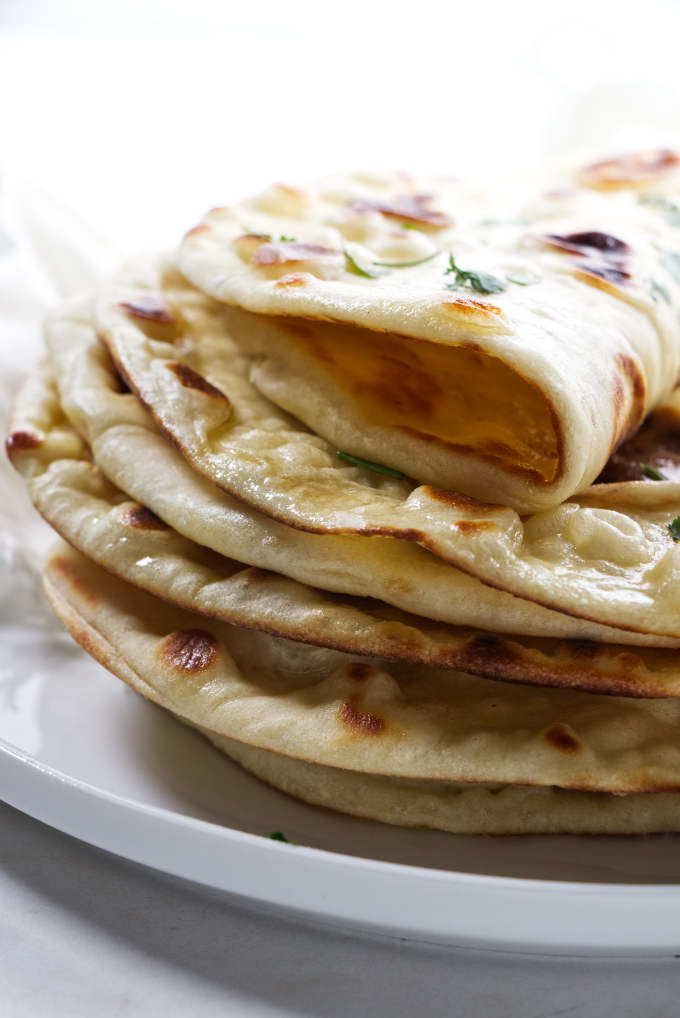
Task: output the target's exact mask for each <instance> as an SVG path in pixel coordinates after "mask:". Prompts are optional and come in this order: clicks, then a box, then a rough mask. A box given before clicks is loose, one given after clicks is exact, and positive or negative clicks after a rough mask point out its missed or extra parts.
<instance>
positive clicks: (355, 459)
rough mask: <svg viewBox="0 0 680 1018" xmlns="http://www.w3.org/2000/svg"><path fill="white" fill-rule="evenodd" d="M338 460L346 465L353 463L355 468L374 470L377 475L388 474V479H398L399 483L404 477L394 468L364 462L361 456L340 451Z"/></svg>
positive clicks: (337, 453)
mask: <svg viewBox="0 0 680 1018" xmlns="http://www.w3.org/2000/svg"><path fill="white" fill-rule="evenodd" d="M335 455H336V456H337V457H338V459H341V460H344V461H345V463H351V464H352V466H353V467H364V468H365V469H366V470H374V471H375V473H376V474H387V476H388V477H396V479H397V480H398V481H400V480H401V479H402V477H403V476H404V475H403V474H402V472H401V470H394V469H393V468H392V467H384V466H383V465H382V463H371V461H370V460H362V459H361V457H360V456H352V454H351V453H350V452H342V450H341V449H338V450H337V452H336V454H335Z"/></svg>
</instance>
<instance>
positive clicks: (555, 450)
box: [285, 321, 561, 484]
mask: <svg viewBox="0 0 680 1018" xmlns="http://www.w3.org/2000/svg"><path fill="white" fill-rule="evenodd" d="M285 331H286V333H287V335H288V337H289V338H290V342H291V343H292V344H293V345H294V346H297V347H298V350H299V352H301V353H302V354H303V356H304V358H305V359H306V360H308V361H309V362H311V363H312V364H313V365H314V367H315V368H316V369H318V370H321V371H322V372H324V373H326V374H328V375H329V376H330V379H331V380H332V385H333V386H334V387H335V389H336V391H337V390H340V392H341V394H342V397H343V401H347V402H348V403H350V404H353V405H354V406H356V407H357V408H358V411H359V414H360V417H361V419H362V420H364V421H365V422H366V423H367V424H369V425H376V426H379V427H382V428H393V429H399V430H401V431H405V432H407V433H410V434H413V435H416V436H417V437H418V438H419V439H421V440H422V439H425V440H430V441H432V442H435V443H440V442H441V443H445V444H446V445H447V446H449V447H452V448H454V449H456V450H458V451H460V452H462V453H468V454H472V455H475V456H477V457H480V458H482V459H485V460H487V461H490V462H493V463H494V464H496V465H498V466H500V467H501V468H502V469H505V470H508V471H509V472H511V473H516V474H524V475H528V476H529V477H530V478H531V479H532V480H533V481H534V482H536V483H539V484H551V483H552V482H553V481H554V480H555V479H556V478H557V476H558V474H559V472H560V466H561V457H560V435H559V425H558V421H557V418H556V415H555V413H554V411H553V408H552V406H551V405H550V403H549V401H548V399H547V398H546V396H545V394H544V393H543V392H542V391H541V390H540V388H539V387H538V386H537V385H536V384H535V383H533V382H531V381H529V380H528V379H526V378H524V377H523V376H522V375H521V374H519V372H517V371H516V370H515V369H513V368H512V367H510V366H509V365H508V364H505V363H504V362H503V361H502V360H500V359H499V358H498V357H493V356H491V355H490V354H488V353H485V352H484V351H483V350H482V349H481V348H480V347H478V346H477V345H476V344H474V343H465V344H463V345H459V346H450V345H444V344H440V343H436V342H432V341H428V340H421V339H414V338H411V337H407V336H400V335H397V334H395V333H384V332H374V331H372V330H370V329H358V328H351V329H348V328H346V327H343V326H335V325H324V327H322V328H319V327H316V328H312V327H310V326H309V325H308V324H307V323H304V322H298V321H295V322H293V321H288V322H287V323H286V328H285Z"/></svg>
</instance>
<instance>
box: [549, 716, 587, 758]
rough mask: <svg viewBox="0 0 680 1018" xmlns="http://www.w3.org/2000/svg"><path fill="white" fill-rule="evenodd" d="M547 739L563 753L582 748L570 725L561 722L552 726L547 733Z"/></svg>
mask: <svg viewBox="0 0 680 1018" xmlns="http://www.w3.org/2000/svg"><path fill="white" fill-rule="evenodd" d="M545 740H546V742H549V743H550V745H551V746H554V747H555V749H558V750H559V751H560V752H561V753H577V752H578V751H579V749H581V748H582V747H581V743H580V742H579V740H578V739H577V738H576V735H575V734H574V732H573V731H572V729H571V728H570V727H569V725H563V724H562V723H561V722H558V723H557V724H554V725H551V726H550V728H549V729H548V731H547V732H546V733H545Z"/></svg>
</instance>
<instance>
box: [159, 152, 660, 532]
mask: <svg viewBox="0 0 680 1018" xmlns="http://www.w3.org/2000/svg"><path fill="white" fill-rule="evenodd" d="M674 165H675V164H673V163H669V169H674ZM662 169H663V166H662ZM657 175H658V174H657ZM591 177H592V178H593V180H594V175H593V174H591ZM581 183H586V180H585V179H584V178H582V179H581ZM642 197H649V195H648V194H647V195H642ZM640 198H641V195H640V193H639V192H638V190H636V189H635V188H634V187H619V188H616V189H610V190H602V189H598V188H596V187H590V186H581V187H573V188H569V189H563V188H562V189H559V190H558V191H556V192H554V193H552V194H551V195H549V196H543V197H541V198H540V199H537V200H536V201H533V202H528V203H527V202H525V203H523V205H522V207H521V208H520V207H519V205H518V203H515V206H514V207H512V208H510V209H509V211H508V213H507V214H506V218H504V219H501V220H499V219H498V218H497V213H495V212H494V216H493V218H489V215H490V211H491V209H492V206H488V207H486V206H484V205H483V204H482V205H480V203H479V202H478V201H472V200H471V199H470V198H469V196H468V195H467V194H466V193H465V192H464V191H463V190H462V188H456V187H455V186H453V185H451V184H450V183H447V184H443V183H442V182H440V181H436V180H435V181H427V182H423V181H418V180H412V179H411V178H409V177H407V176H404V175H393V176H386V177H382V178H370V177H366V176H361V175H355V176H347V177H345V178H341V179H337V178H336V179H333V180H332V181H326V182H321V183H320V184H317V185H314V186H310V187H306V188H300V189H293V188H288V187H282V186H277V187H273V188H271V189H269V190H268V191H266V192H265V193H264V194H261V195H258V196H257V197H255V198H252V199H250V200H247V201H244V202H241V203H240V204H237V205H234V206H233V207H231V208H226V209H214V210H213V211H212V212H210V213H209V214H208V215H207V216H206V218H205V219H204V221H203V222H202V223H201V224H200V225H199V226H197V227H196V228H194V229H193V230H191V231H190V232H189V233H188V234H187V236H186V237H185V239H184V241H183V243H182V245H181V247H180V250H179V254H178V264H179V267H180V268H181V270H182V272H183V273H184V274H185V275H186V276H187V277H188V278H189V279H190V280H191V281H192V282H193V283H194V284H195V285H196V286H198V287H200V288H201V289H203V290H204V291H205V292H206V293H208V294H210V295H212V296H213V297H215V298H217V299H219V300H220V301H223V302H226V303H228V304H233V305H238V306H240V307H241V308H243V309H245V310H246V311H251V312H256V313H258V314H259V315H261V316H262V315H264V316H266V317H267V318H271V321H269V322H268V323H262V324H261V327H259V328H253V327H252V324H251V323H250V322H249V320H248V319H247V318H242V319H241V324H242V327H240V328H238V329H236V328H235V329H234V332H233V338H234V339H235V341H236V342H238V343H239V345H242V346H243V348H244V349H245V350H246V351H247V352H249V353H255V354H257V355H258V357H259V358H260V360H261V363H260V365H259V367H258V370H257V372H256V373H254V374H253V380H254V381H255V383H256V384H257V385H258V387H259V388H260V389H261V391H262V392H263V393H264V394H265V395H267V396H268V397H269V398H270V399H272V400H273V401H274V402H276V403H278V404H279V405H280V406H281V407H282V408H283V409H285V410H286V411H288V412H290V413H292V414H294V415H295V416H296V417H297V418H299V419H300V420H302V421H303V422H304V423H305V424H307V425H308V426H309V427H310V428H311V429H312V430H313V431H314V432H315V433H317V434H319V435H322V436H323V437H324V438H326V439H328V440H329V441H330V442H331V443H333V445H334V446H335V447H336V448H338V449H340V450H344V451H346V452H348V453H350V454H353V455H355V456H358V457H361V458H364V459H367V460H370V461H373V462H376V463H378V464H382V465H386V466H388V467H391V468H394V469H397V470H399V471H403V472H404V473H405V474H406V475H407V476H409V477H413V478H415V479H416V480H418V481H421V482H426V483H428V484H433V485H438V486H440V487H445V488H452V489H455V490H459V491H462V492H465V493H467V494H471V495H473V496H475V497H477V498H480V499H482V500H485V501H493V502H500V503H502V504H504V505H509V506H512V507H513V508H515V509H517V510H518V511H519V512H528V511H535V510H537V509H540V508H545V507H551V506H555V505H557V504H559V503H560V502H562V501H564V500H565V499H566V498H568V497H569V496H571V495H573V494H574V493H575V492H577V491H580V490H581V489H582V488H584V487H586V486H587V485H588V484H589V483H591V482H592V481H593V480H594V479H595V478H596V477H597V475H598V474H599V473H600V471H601V470H602V468H603V466H604V464H605V463H606V461H607V460H608V459H609V457H610V455H611V452H612V450H614V449H615V448H616V447H617V446H618V445H619V444H620V443H621V442H623V441H624V440H625V439H626V438H627V437H629V436H630V435H631V434H632V433H633V432H634V431H635V430H637V428H638V427H639V426H640V423H641V422H642V420H643V418H644V417H645V416H646V414H647V413H648V412H649V410H650V409H652V408H653V407H654V406H656V405H657V404H658V403H659V402H660V401H661V400H662V399H664V398H665V397H666V396H667V394H668V393H669V391H670V390H671V388H672V387H673V385H674V384H675V381H676V379H677V377H678V374H679V372H680V329H679V327H678V311H679V309H680V269H679V266H680V237H679V236H678V230H677V227H676V226H675V225H674V223H673V221H672V219H671V218H670V217H669V216H664V215H662V214H660V213H659V209H658V207H655V206H654V205H653V204H651V203H650V202H649V201H641V200H640ZM236 320H237V319H235V321H236Z"/></svg>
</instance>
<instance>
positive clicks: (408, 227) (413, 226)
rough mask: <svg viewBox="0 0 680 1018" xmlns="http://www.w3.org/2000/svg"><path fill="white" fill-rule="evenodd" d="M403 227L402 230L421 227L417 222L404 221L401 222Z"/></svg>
mask: <svg viewBox="0 0 680 1018" xmlns="http://www.w3.org/2000/svg"><path fill="white" fill-rule="evenodd" d="M401 228H402V230H417V229H419V227H417V226H416V224H415V223H402V224H401Z"/></svg>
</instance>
